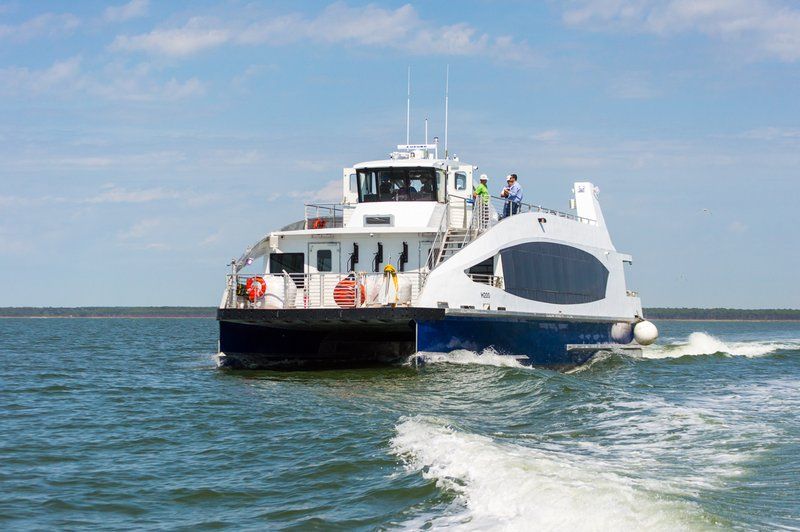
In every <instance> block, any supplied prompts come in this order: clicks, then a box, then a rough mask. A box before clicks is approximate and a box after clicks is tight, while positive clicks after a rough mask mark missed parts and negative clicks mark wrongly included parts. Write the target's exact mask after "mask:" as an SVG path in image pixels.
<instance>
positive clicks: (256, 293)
mask: <svg viewBox="0 0 800 532" xmlns="http://www.w3.org/2000/svg"><path fill="white" fill-rule="evenodd" d="M246 289H247V298H248V299H249V300H250V302H253V301H255V300H256V299H258V298H260V297H262V296H263V295H264V293H266V291H267V283H266V281H264V278H263V277H251V278H249V279H248V280H247V286H246Z"/></svg>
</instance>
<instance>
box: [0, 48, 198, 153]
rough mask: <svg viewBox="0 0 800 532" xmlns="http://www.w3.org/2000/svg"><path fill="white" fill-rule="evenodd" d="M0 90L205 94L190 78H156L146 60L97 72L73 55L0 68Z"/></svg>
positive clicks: (164, 96) (151, 97) (123, 95)
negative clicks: (41, 66)
mask: <svg viewBox="0 0 800 532" xmlns="http://www.w3.org/2000/svg"><path fill="white" fill-rule="evenodd" d="M0 92H5V93H10V94H22V95H25V94H30V93H34V94H40V93H45V92H54V93H56V94H57V95H58V96H59V97H65V96H69V95H70V94H75V93H80V94H86V93H88V94H90V95H92V96H98V97H100V98H103V99H106V100H112V101H143V102H146V101H156V100H168V101H174V100H183V99H186V98H192V97H196V96H201V95H203V94H205V85H204V84H203V83H202V82H201V81H200V80H199V79H197V78H194V77H193V78H189V79H186V80H178V79H176V78H171V79H168V80H166V81H160V80H158V79H157V76H156V74H155V73H154V72H153V69H152V68H151V67H150V65H149V64H147V63H139V64H137V65H134V66H133V67H129V66H127V65H124V64H120V63H111V64H109V65H107V66H106V67H105V68H104V69H103V70H102V71H100V72H83V71H82V70H81V58H80V57H73V58H70V59H66V60H63V61H56V62H55V63H53V64H52V65H51V66H50V67H47V68H44V69H39V70H36V69H29V68H26V67H8V68H3V69H0ZM85 162H87V163H92V161H85ZM94 163H96V164H94V165H95V166H98V165H102V164H103V163H102V161H94Z"/></svg>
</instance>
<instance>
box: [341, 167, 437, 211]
mask: <svg viewBox="0 0 800 532" xmlns="http://www.w3.org/2000/svg"><path fill="white" fill-rule="evenodd" d="M412 172H413V173H416V174H419V175H417V176H415V177H414V180H418V181H419V182H420V183H424V182H425V180H426V179H427V180H428V182H430V184H431V185H432V187H433V188H432V190H431V191H430V192H427V193H425V195H424V196H421V191H420V190H415V194H417V195H418V196H417V197H416V198H414V199H412V198H411V192H410V189H411V180H412V177H411V174H412ZM382 173H384V174H385V173H388V174H389V176H390V177H389V180H390V181H389V182H390V183H391V184H390V190H389V191H388V192H382V191H381V183H380V179H379V177H378V176H379V175H380V174H382ZM356 180H357V187H356V188H357V189H358V202H359V203H373V202H387V201H392V202H394V201H438V198H439V194H438V192H439V179H438V174H437V169H436V168H433V167H430V166H409V167H402V166H394V167H376V168H359V169H357V170H356ZM397 183H401V184H402V185H403V186H402V187H400V188H397V187H396V185H397ZM365 185H371V186H369V187H367V186H365ZM373 187H374V193H373V192H372V189H373ZM420 188H422V187H421V186H420ZM402 189H405V191H406V192H405V197H404V198H403V199H399V195H400V194H401V192H400V191H401V190H402Z"/></svg>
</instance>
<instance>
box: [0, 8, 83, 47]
mask: <svg viewBox="0 0 800 532" xmlns="http://www.w3.org/2000/svg"><path fill="white" fill-rule="evenodd" d="M78 26H80V19H79V18H78V17H76V16H75V15H72V14H70V13H63V14H58V13H43V14H41V15H38V16H36V17H34V18H32V19H30V20H26V21H25V22H23V23H21V24H18V25H11V24H0V39H3V38H5V39H10V40H15V41H29V40H31V39H34V38H36V37H59V36H62V35H68V34H70V33H72V32H73V31H74V30H75V28H77V27H78Z"/></svg>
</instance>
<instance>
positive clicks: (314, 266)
mask: <svg viewBox="0 0 800 532" xmlns="http://www.w3.org/2000/svg"><path fill="white" fill-rule="evenodd" d="M341 271H342V265H341V249H340V244H339V243H338V242H322V243H313V244H309V245H308V273H309V276H308V284H307V285H306V291H307V302H308V304H309V305H310V306H312V307H318V306H322V307H325V306H335V303H334V301H333V289H334V287H335V286H336V283H338V282H339V280H340V278H341Z"/></svg>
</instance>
